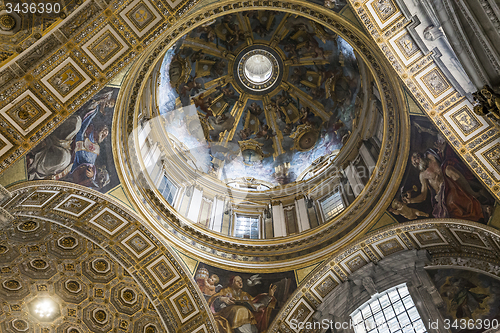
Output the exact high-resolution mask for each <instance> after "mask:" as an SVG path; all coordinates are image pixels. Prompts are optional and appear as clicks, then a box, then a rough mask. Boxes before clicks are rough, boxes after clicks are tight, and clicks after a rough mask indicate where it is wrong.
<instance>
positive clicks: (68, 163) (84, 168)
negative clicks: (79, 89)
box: [26, 88, 118, 191]
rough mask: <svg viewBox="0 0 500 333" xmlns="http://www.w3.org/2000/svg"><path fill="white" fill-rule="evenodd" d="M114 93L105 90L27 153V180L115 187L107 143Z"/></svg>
mask: <svg viewBox="0 0 500 333" xmlns="http://www.w3.org/2000/svg"><path fill="white" fill-rule="evenodd" d="M117 93H118V89H112V88H105V89H104V90H103V91H101V92H100V93H98V94H97V95H96V96H95V97H94V98H93V99H92V100H90V101H89V102H87V103H86V104H85V105H84V106H83V107H82V108H81V109H80V110H78V111H77V112H75V114H73V115H72V116H70V117H69V118H68V119H67V120H66V121H65V122H64V123H63V124H61V125H60V126H59V127H58V128H56V129H55V130H54V132H52V133H51V134H50V135H49V136H48V137H47V138H45V140H44V141H42V142H41V143H40V144H38V145H37V146H36V147H35V148H34V149H33V150H32V151H31V152H29V153H28V155H27V159H26V164H27V171H28V179H29V180H38V179H52V180H63V181H69V182H72V183H75V184H79V185H83V186H87V187H90V188H94V189H98V190H101V191H103V190H104V189H109V188H110V187H111V186H113V185H117V183H118V176H117V175H116V171H115V168H114V164H113V156H112V150H111V142H109V141H110V138H109V134H110V131H111V130H110V128H111V119H112V113H113V109H114V105H115V98H116V95H117ZM112 179H113V183H112V184H110V183H111V180H112Z"/></svg>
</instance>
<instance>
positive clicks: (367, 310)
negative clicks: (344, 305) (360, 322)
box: [361, 304, 372, 319]
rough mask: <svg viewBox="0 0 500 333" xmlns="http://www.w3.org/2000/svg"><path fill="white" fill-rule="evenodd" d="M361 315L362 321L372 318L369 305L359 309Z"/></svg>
mask: <svg viewBox="0 0 500 333" xmlns="http://www.w3.org/2000/svg"><path fill="white" fill-rule="evenodd" d="M361 313H362V314H363V318H364V319H367V318H370V317H371V316H372V312H371V310H370V306H369V304H366V305H365V306H364V307H362V308H361Z"/></svg>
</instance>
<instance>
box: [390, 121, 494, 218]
mask: <svg viewBox="0 0 500 333" xmlns="http://www.w3.org/2000/svg"><path fill="white" fill-rule="evenodd" d="M410 149H411V151H410V159H409V163H408V166H407V170H406V173H405V177H404V179H403V182H402V183H401V187H400V193H398V194H397V195H396V197H395V198H394V200H393V202H392V203H391V206H390V208H389V212H391V213H392V214H393V215H395V217H396V218H397V219H398V221H400V222H404V221H408V220H415V219H422V218H429V217H433V218H456V219H463V220H469V221H474V222H480V223H485V224H486V223H488V220H489V218H490V217H491V215H492V213H493V205H494V203H495V201H494V199H493V197H492V196H491V195H490V194H489V193H488V192H487V190H486V189H485V188H484V187H483V186H482V184H481V183H480V182H479V181H478V180H477V179H476V178H475V177H474V175H473V174H472V172H471V171H470V170H469V169H468V168H467V167H466V166H465V164H464V163H463V162H462V161H461V160H460V158H459V157H458V155H457V154H456V153H455V152H454V151H453V149H452V148H451V146H450V145H448V144H447V143H446V141H445V139H444V138H443V137H442V136H441V135H439V134H438V131H437V130H436V129H435V128H434V127H433V126H432V124H431V123H430V122H429V121H428V120H427V119H425V118H422V117H413V118H412V133H411V144H410Z"/></svg>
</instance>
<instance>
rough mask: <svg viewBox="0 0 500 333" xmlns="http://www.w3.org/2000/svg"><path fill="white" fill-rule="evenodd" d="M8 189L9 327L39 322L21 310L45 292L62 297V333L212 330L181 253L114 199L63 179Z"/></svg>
mask: <svg viewBox="0 0 500 333" xmlns="http://www.w3.org/2000/svg"><path fill="white" fill-rule="evenodd" d="M10 191H11V194H12V197H11V198H10V199H8V200H7V201H4V202H3V207H4V208H5V209H6V210H8V211H9V212H11V213H12V215H13V216H15V220H14V221H13V222H12V224H11V226H10V227H9V228H7V229H5V232H6V234H5V236H6V237H4V238H2V240H1V241H0V242H1V244H0V245H1V246H0V250H1V251H2V264H3V265H4V267H3V271H2V272H3V273H2V277H1V278H2V283H3V284H4V286H7V287H5V288H3V289H0V292H1V293H2V296H1V297H2V299H4V300H12V302H13V303H12V304H13V305H12V306H11V307H10V311H9V314H11V315H12V318H11V317H10V316H9V317H8V318H7V319H5V320H4V321H3V325H4V327H5V330H6V331H9V332H10V331H12V332H17V331H16V327H17V325H21V324H19V323H18V324H16V322H14V321H15V320H16V318H17V317H19V320H23V321H26V323H25V324H26V325H27V326H28V327H33V325H35V326H36V327H40V326H42V327H43V323H42V324H36V323H37V320H36V318H33V317H27V316H25V315H23V313H24V312H25V311H26V310H27V309H26V307H27V306H28V304H29V303H30V302H31V300H36V298H37V297H42V296H45V297H48V296H50V297H53V298H56V299H57V300H58V301H59V302H58V303H59V306H60V311H61V315H60V316H61V317H58V318H54V320H55V321H54V324H56V325H58V327H59V328H58V329H59V332H66V331H68V332H69V331H71V327H74V328H75V329H76V330H77V331H76V332H81V333H83V332H88V331H89V330H90V331H92V332H108V331H109V330H113V329H118V328H119V329H122V330H125V331H129V332H147V333H149V332H163V331H165V332H181V331H182V332H206V333H209V332H216V329H215V328H214V323H213V319H211V318H212V316H211V314H210V310H209V309H208V307H207V304H206V302H205V300H204V299H203V298H202V297H201V296H200V293H199V290H198V289H197V287H196V286H195V283H194V281H193V279H192V277H190V276H189V275H188V273H186V269H185V267H184V266H183V265H182V264H181V262H180V260H179V257H178V256H177V255H176V254H175V252H173V251H172V249H171V248H170V246H169V245H167V244H165V243H163V242H162V241H160V239H158V238H157V237H156V236H155V235H154V234H153V233H151V231H149V229H148V228H146V227H144V226H143V225H142V223H141V222H140V220H138V219H137V217H136V216H135V215H134V214H133V213H131V212H130V211H128V210H126V209H124V208H122V207H121V205H120V204H118V205H117V204H116V203H113V202H112V201H110V199H109V198H107V197H105V196H104V195H102V194H99V193H98V192H89V191H88V189H86V188H83V187H79V186H68V184H66V183H54V182H46V183H44V182H43V181H37V182H32V183H24V184H23V185H20V186H15V187H12V188H10ZM4 273H5V274H4ZM30 281H31V282H30ZM16 302H18V304H19V310H16V308H15V307H16V305H15V304H17V303H16ZM16 311H21V312H19V313H18V312H16ZM4 317H5V316H4ZM30 320H31V321H30ZM30 325H31V326H30ZM72 325H73V326H72ZM11 326H12V327H11ZM8 327H10V328H8ZM148 327H150V328H149V329H148ZM71 332H73V331H71Z"/></svg>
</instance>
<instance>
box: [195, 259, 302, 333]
mask: <svg viewBox="0 0 500 333" xmlns="http://www.w3.org/2000/svg"><path fill="white" fill-rule="evenodd" d="M195 280H196V282H197V284H198V286H199V287H200V290H201V291H202V293H203V294H204V295H205V298H206V300H207V302H208V305H209V306H210V310H211V311H212V313H213V315H214V318H215V321H216V322H217V326H218V329H219V332H220V333H265V332H266V331H267V329H268V328H269V325H270V323H271V322H272V320H273V319H274V317H275V316H276V314H277V313H278V311H279V309H280V308H281V307H282V306H283V305H284V304H285V302H286V301H287V300H288V297H289V296H290V295H291V294H292V293H293V291H294V289H295V288H296V282H295V278H294V274H293V272H284V273H264V274H249V273H235V272H230V271H226V270H223V269H220V268H216V267H211V266H208V265H205V264H203V266H202V267H200V268H198V270H197V272H196V275H195ZM219 281H220V282H221V283H219Z"/></svg>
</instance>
